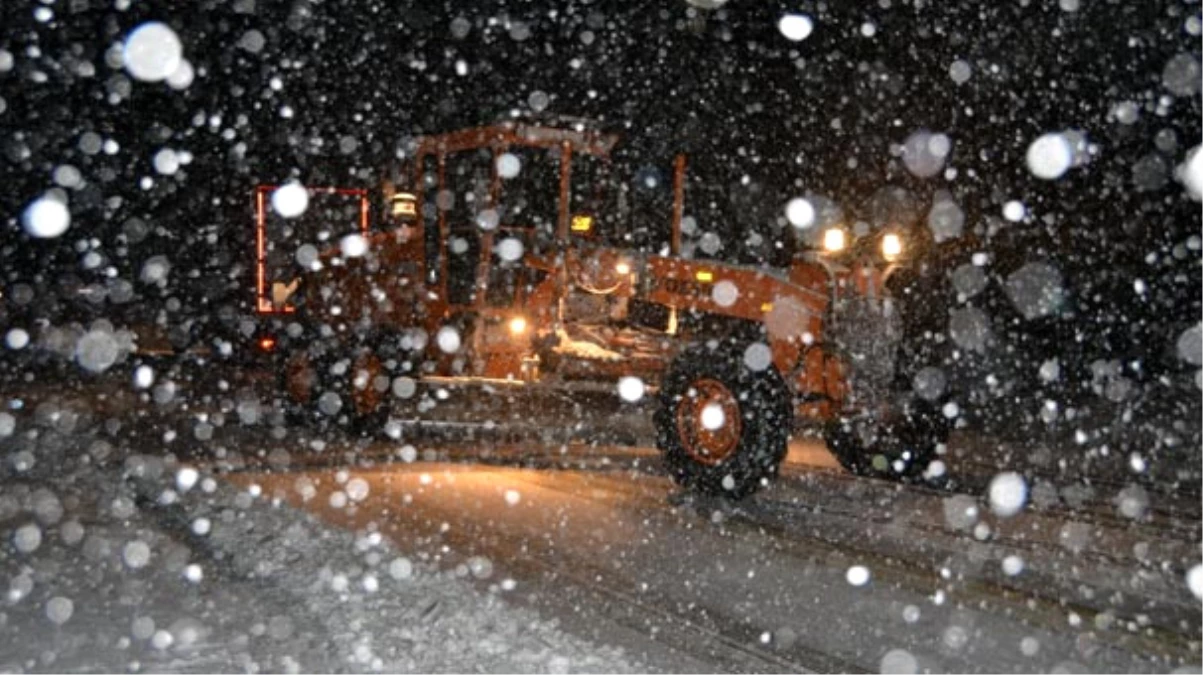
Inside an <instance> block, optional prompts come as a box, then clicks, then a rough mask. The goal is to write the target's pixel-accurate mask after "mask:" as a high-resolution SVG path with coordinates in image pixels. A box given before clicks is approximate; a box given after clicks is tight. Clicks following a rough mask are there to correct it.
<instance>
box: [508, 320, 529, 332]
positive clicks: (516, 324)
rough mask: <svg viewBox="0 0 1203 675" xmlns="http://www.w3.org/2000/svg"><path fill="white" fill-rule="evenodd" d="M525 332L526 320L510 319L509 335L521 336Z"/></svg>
mask: <svg viewBox="0 0 1203 675" xmlns="http://www.w3.org/2000/svg"><path fill="white" fill-rule="evenodd" d="M525 332H526V319H524V318H522V317H520V316H516V317H514V318H512V319H510V333H513V334H514V335H522V334H523V333H525Z"/></svg>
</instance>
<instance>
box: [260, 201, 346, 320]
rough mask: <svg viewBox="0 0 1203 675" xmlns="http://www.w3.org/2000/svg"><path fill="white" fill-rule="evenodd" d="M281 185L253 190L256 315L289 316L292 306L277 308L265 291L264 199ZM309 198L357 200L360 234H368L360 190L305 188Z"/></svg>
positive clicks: (265, 216) (265, 209) (265, 226)
mask: <svg viewBox="0 0 1203 675" xmlns="http://www.w3.org/2000/svg"><path fill="white" fill-rule="evenodd" d="M280 187H282V186H280V185H258V186H256V187H255V311H257V312H258V313H260V314H291V313H292V312H294V311H296V308H294V307H292V306H285V307H276V306H275V305H274V304H273V303H272V301H271V298H270V297H269V296H268V290H267V196H268V195H269V194H271V193H272V192H275V191H276V190H278V189H279V188H280ZM305 191H306V192H308V193H309V194H311V195H314V194H326V195H330V194H332V195H342V196H347V197H358V198H359V231H360V233H361V234H363V235H364V236H367V234H368V211H369V206H368V204H369V200H368V191H367V190H364V189H361V188H338V187H306V188H305Z"/></svg>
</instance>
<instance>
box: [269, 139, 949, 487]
mask: <svg viewBox="0 0 1203 675" xmlns="http://www.w3.org/2000/svg"><path fill="white" fill-rule="evenodd" d="M617 142H618V137H617V136H615V135H612V134H608V133H603V132H601V131H598V130H595V129H592V128H590V127H589V126H587V125H584V124H575V125H571V124H570V125H565V126H560V125H546V124H531V123H523V122H518V121H511V122H504V123H501V124H497V125H494V126H489V127H484V128H473V129H468V130H464V131H459V132H454V133H448V134H443V135H435V136H426V137H422V138H419V139H417V140H416V142H415V144H414V146H413V148H412V153H410V154H409V157H410V161H409V162H408V163H407V164H406V165H405V167H404V168H403V169H401V170H399V171H397V172H396V175H394V176H391V177H390V179H389V180H387V181H385V182H384V185H383V189H382V191H381V195H380V199H379V204H378V206H377V210H379V211H382V212H383V213H382V215H381V217H380V218H378V219H377V220H378V221H379V222H378V223H377V224H376V225H375V226H374V227H373V226H370V224H369V222H368V213H369V211H370V210H371V202H372V197H371V195H368V194H367V193H366V192H362V191H355V190H341V191H340V190H334V189H325V190H321V189H311V191H310V193H311V194H312V195H332V196H334V197H335V198H339V199H343V200H344V201H345V202H346V203H344V204H342V205H341V207H340V208H341V211H340V213H341V214H342V215H341V216H340V217H342V218H345V219H347V220H344V222H348V221H350V222H353V223H354V225H350V226H348V227H347V228H346V229H348V230H351V233H350V234H348V235H347V236H346V237H343V238H342V239H340V241H339V242H338V245H335V242H334V240H333V239H332V238H327V243H326V244H324V245H322V246H318V245H309V244H306V246H309V248H308V249H307V250H305V251H304V252H303V253H304V255H302V251H301V249H300V248H298V247H297V245H298V243H300V242H303V241H305V240H304V238H303V237H301V238H300V239H298V238H297V235H296V233H297V232H298V231H300V229H302V228H301V227H300V226H299V225H296V226H291V225H289V224H288V223H284V224H283V225H281V224H280V223H274V224H273V223H271V222H269V221H273V219H275V220H279V218H278V217H277V216H275V215H273V214H272V213H271V210H270V209H269V208H268V203H269V202H270V201H273V198H274V196H275V192H276V191H277V188H276V187H271V186H265V187H261V188H259V189H258V190H257V192H256V212H257V217H258V237H257V246H258V256H259V268H258V269H259V278H258V286H257V293H258V296H257V302H258V308H259V311H260V312H261V313H263V314H266V315H282V318H283V319H284V320H283V321H282V322H281V325H285V324H287V325H286V328H285V329H284V330H282V331H280V333H279V334H278V335H273V336H272V337H271V338H267V339H269V340H271V342H270V345H269V346H270V348H272V349H274V350H276V351H277V352H278V354H279V358H280V359H281V361H282V366H281V369H280V370H281V373H282V376H283V380H284V382H283V385H284V388H285V390H286V391H287V392H288V394H289V396H290V397H291V398H292V400H293V401H294V402H296V403H298V404H301V405H317V404H321V405H320V407H321V408H322V410H324V411H325V413H327V414H336V415H346V416H347V417H349V418H351V419H353V420H361V421H363V420H367V421H373V420H375V421H378V420H380V418H381V416H382V415H385V414H387V404H388V401H389V396H390V395H391V393H390V391H391V388H392V385H393V383H394V382H395V381H396V378H410V379H412V380H415V381H416V380H421V379H437V378H457V379H458V380H459V381H473V380H477V381H481V382H489V383H498V382H507V383H514V384H516V385H517V386H531V387H539V386H542V387H562V388H565V389H572V388H574V387H585V386H594V387H597V386H602V387H608V388H610V389H611V390H613V388H614V387H615V385H616V383H618V382H619V381H620V380H621V379H622V378H638V380H637V381H635V380H629V381H627V384H628V385H630V386H633V387H635V388H637V389H640V388H646V389H647V390H648V391H655V392H656V409H655V413H654V422H655V425H656V429H657V436H658V445H659V448H660V450H661V452H662V453H663V458H664V460H665V462H666V464H667V466H668V467H669V469H670V471H671V473H672V475H673V476H674V478H675V479H676V480H677V481H678V482H679V483H680V484H682V485H684V486H687V487H690V488H693V489H697V490H700V491H703V492H707V493H715V494H725V495H728V496H732V497H739V496H743V495H746V494H749V493H751V492H753V491H755V490H756V489H758V488H759V487H760V486H761V485H763V484H765V483H766V482H767V480H769V479H771V478H772V477H773V476H774V475H775V473H776V472H777V469H778V466H779V465H780V463H781V461H782V460H783V459H784V457H785V454H786V448H787V442H788V440H789V437H790V434H791V431H792V430H794V429H796V428H799V427H810V428H813V429H817V430H820V431H821V432H822V434H823V436H824V437H825V438H826V440H827V442H828V445H829V447H831V449H832V451H833V452H834V453H835V454H836V456H837V457H838V458H840V460H841V461H842V462H843V463H844V464H845V466H847V467H849V468H850V469H853V470H855V471H858V472H863V471H876V472H879V473H883V474H889V475H895V476H903V475H914V474H915V473H916V472H918V471H921V470H922V469H923V468H924V467H925V466H926V465H927V463H928V462H929V461H930V460H931V459H932V457H933V453H934V452H935V448H936V446H937V443H939V442H941V441H942V440H943V437H944V435H946V433H947V427H946V426H945V425H944V424H942V417H941V415H940V414H939V411H938V409H936V408H935V406H933V405H931V404H929V403H927V402H925V401H920V400H916V399H914V398H913V397H911V396H909V395H908V394H907V393H906V392H905V391H894V388H893V387H892V386H891V385H892V384H893V380H894V379H896V378H895V377H894V364H893V358H894V354H895V353H896V351H897V346H898V339H899V337H900V336H899V328H898V324H899V322H898V317H897V307H896V306H895V303H894V301H893V300H892V299H891V298H890V296H889V293H888V292H887V286H886V281H887V278H888V277H889V275H890V274H891V272H892V270H893V269H895V268H896V266H897V265H899V264H900V261H902V260H903V259H904V258H905V256H904V253H905V251H904V250H903V249H904V247H905V244H906V238H907V236H908V235H907V233H906V232H904V231H902V230H899V229H893V230H891V229H884V230H880V231H877V232H873V233H870V234H867V235H864V236H861V237H859V238H854V237H853V233H852V232H851V231H850V230H848V229H846V228H844V227H842V226H840V225H832V226H829V227H826V228H824V229H823V230H822V231H821V232H818V237H817V240H818V242H819V245H818V246H816V247H813V248H811V249H810V250H799V251H797V252H796V253H795V254H794V255H793V258H792V260H791V261H790V263H789V265H788V268H786V269H770V268H765V267H753V266H743V265H735V264H728V263H724V262H720V261H715V260H703V259H697V258H692V259H691V258H690V257H687V256H684V255H683V254H682V223H683V221H684V220H685V219H686V218H687V217H688V216H687V213H688V212H689V211H688V207H689V198H690V195H689V194H687V185H688V183H687V173H688V168H689V167H688V164H687V160H686V158H685V156H684V155H680V156H677V158H676V160H675V162H674V163H673V168H672V172H671V175H672V183H671V196H669V194H668V191H669V187H670V186H669V185H667V184H665V185H660V186H656V185H655V183H656V177H654V176H652V177H648V178H647V180H646V181H645V182H646V183H647V184H648V186H650V187H660V188H661V190H660V192H661V194H662V195H663V197H662V198H661V200H660V202H659V203H660V204H661V206H663V208H662V209H661V211H662V215H663V217H666V218H667V219H668V220H669V222H667V223H663V222H662V221H661V222H662V224H655V223H650V224H649V223H643V224H644V225H652V226H654V227H655V228H656V229H658V230H659V231H662V232H663V231H664V230H665V228H666V227H667V228H669V231H670V232H671V237H670V239H669V242H668V245H667V247H666V249H667V250H662V251H659V252H656V253H649V252H647V251H644V250H638V247H633V246H630V245H629V244H627V243H626V240H625V239H624V235H625V234H626V233H629V232H630V231H631V229H632V228H631V223H632V222H633V221H636V220H638V219H640V218H644V219H646V218H647V217H648V212H649V210H650V209H649V208H647V204H646V203H640V196H639V195H638V194H637V191H638V188H639V185H638V184H636V189H635V190H632V188H631V185H630V184H629V183H628V182H622V181H616V180H613V179H612V177H611V175H610V173H611V171H612V165H611V161H610V158H611V155H612V152H613V150H614V148H615V145H616V143H617ZM663 182H664V183H667V181H666V180H665V181H663ZM637 183H638V182H637ZM645 201H646V200H645ZM652 201H654V200H652ZM816 227H817V226H816ZM270 228H275V229H277V230H280V229H283V230H284V231H285V232H286V234H291V235H292V239H291V241H289V239H288V237H285V238H284V240H283V241H280V240H279V238H278V237H273V236H272V232H269V231H268V230H269V229H270ZM328 234H330V233H329V232H326V233H325V234H324V235H323V236H325V235H328ZM338 234H342V233H341V232H340V233H338ZM319 243H320V242H319ZM319 249H321V250H319ZM273 254H277V255H278V256H282V257H283V258H284V259H289V260H287V263H288V264H284V265H282V266H281V265H279V264H277V265H275V267H273V266H272V265H271V264H269V263H270V259H271V256H272V255H273ZM294 257H295V259H296V262H297V264H298V265H299V266H300V267H301V268H303V269H302V271H301V272H298V271H297V268H296V267H293V266H291V262H292V261H291V260H290V259H291V258H294ZM273 270H274V271H273ZM323 397H324V399H323Z"/></svg>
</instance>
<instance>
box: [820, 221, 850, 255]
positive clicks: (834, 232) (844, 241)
mask: <svg viewBox="0 0 1203 675" xmlns="http://www.w3.org/2000/svg"><path fill="white" fill-rule="evenodd" d="M847 245H848V235H846V234H844V230H843V229H841V228H838V227H832V228H828V229H827V231H826V232H824V233H823V250H825V251H827V252H828V253H839V252H840V251H842V250H844V247H845V246H847Z"/></svg>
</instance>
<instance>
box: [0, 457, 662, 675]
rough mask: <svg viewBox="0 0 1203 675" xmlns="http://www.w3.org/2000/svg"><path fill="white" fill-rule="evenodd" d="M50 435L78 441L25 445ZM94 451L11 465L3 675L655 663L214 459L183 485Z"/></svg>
mask: <svg viewBox="0 0 1203 675" xmlns="http://www.w3.org/2000/svg"><path fill="white" fill-rule="evenodd" d="M86 436H87V434H80V435H79V436H77V437H76V438H75V439H72V440H78V439H79V438H83V437H86ZM47 439H57V440H55V442H56V443H57V442H62V441H63V440H64V439H63V437H61V436H57V435H56V434H51V433H46V434H42V435H41V436H40V439H39V438H36V435H35V437H34V438H31V437H28V436H26V437H23V439H22V440H23V441H24V442H25V443H33V444H35V445H36V444H38V442H39V440H40V441H43V442H44V441H46V440H47ZM93 445H95V443H93ZM88 447H89V445H88V441H84V442H83V443H82V444H80V445H79V447H78V454H74V453H70V452H68V453H66V454H67V455H68V456H72V455H73V454H74V456H75V457H78V458H83V459H82V461H70V460H69V461H67V462H66V465H67V466H65V467H64V466H63V465H62V464H59V465H57V466H49V465H47V466H46V470H45V471H36V470H35V471H27V472H22V473H19V474H18V473H15V472H11V471H9V472H8V475H4V476H2V477H0V478H2V479H3V480H2V484H3V489H2V490H0V534H2V535H3V537H4V542H5V547H6V549H7V551H6V555H4V556H0V589H3V590H4V591H5V594H4V596H3V599H2V600H0V630H2V631H3V632H4V634H5V639H4V640H3V641H0V671H5V672H27V671H31V670H47V669H49V670H54V671H60V672H66V671H76V670H88V671H109V672H116V671H129V672H136V671H139V670H141V671H153V672H172V671H201V670H203V671H209V672H222V671H241V672H263V671H272V672H314V671H317V672H344V671H353V672H411V671H418V672H497V671H500V672H632V671H638V670H642V668H641V667H640V666H638V665H633V664H631V663H630V662H628V661H627V660H626V659H625V658H624V656H623V654H622V653H621V651H620V650H616V649H611V648H604V647H597V646H595V645H592V644H589V643H588V642H585V641H583V640H579V639H576V638H574V637H572V636H570V635H567V634H565V633H563V632H562V631H560V630H558V629H557V628H556V627H555V625H554V624H553V623H551V622H548V621H545V620H543V619H541V618H540V617H539V616H538V615H537V614H536V613H534V612H533V611H531V610H528V609H524V608H517V607H513V606H510V605H508V604H507V603H506V602H505V601H504V600H503V599H502V597H501V593H502V591H503V590H504V588H503V586H504V585H502V587H498V588H496V589H495V590H493V591H492V592H484V591H483V590H480V589H478V588H477V587H475V586H473V585H472V583H471V582H470V581H468V580H466V579H462V578H459V577H457V576H455V573H454V572H452V571H440V570H437V569H434V568H432V567H429V566H423V565H422V564H419V563H416V562H413V561H411V560H410V559H409V558H407V557H406V555H405V552H403V551H399V550H396V549H395V548H394V547H393V546H392V545H391V544H390V543H389V542H388V540H387V539H385V538H382V537H379V536H372V535H371V533H363V532H361V533H358V534H356V533H352V532H349V531H345V530H340V529H335V528H331V527H329V526H326V525H324V524H322V523H321V522H319V521H317V520H316V519H315V518H313V517H312V516H310V515H308V514H305V513H303V512H301V511H298V510H296V509H293V508H292V507H290V506H288V505H286V504H283V503H280V502H275V503H273V501H272V500H270V499H269V498H267V497H266V496H262V495H257V494H255V493H256V492H257V491H255V490H253V489H252V490H250V491H243V490H238V489H237V488H235V487H234V486H232V485H230V484H228V483H225V482H224V481H222V480H220V479H218V478H215V477H214V476H212V475H205V472H204V471H203V470H202V471H200V472H199V480H196V481H192V480H189V481H188V483H189V486H190V487H192V489H190V490H187V491H183V490H180V488H181V487H182V486H180V485H179V484H178V476H179V475H181V474H183V475H188V476H191V474H192V471H193V469H192V468H191V467H182V466H179V465H178V464H177V463H176V462H175V461H174V460H173V459H172V458H170V457H168V458H166V459H164V458H161V457H151V456H146V455H130V456H127V457H126V458H125V459H124V461H122V460H120V459H117V458H116V457H114V456H113V454H108V456H107V457H103V458H99V459H97V458H95V457H93V455H90V454H89V452H88ZM15 449H16V445H15V444H13V443H11V442H10V443H7V444H2V447H0V454H3V455H5V456H7V455H9V454H10V453H12V452H13V451H14V450H15ZM9 466H11V465H9ZM4 470H5V471H7V469H4ZM51 471H53V472H54V473H55V474H57V475H50V473H49V472H51ZM34 539H38V544H37V545H36V546H35V545H32V541H33V540H34Z"/></svg>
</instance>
